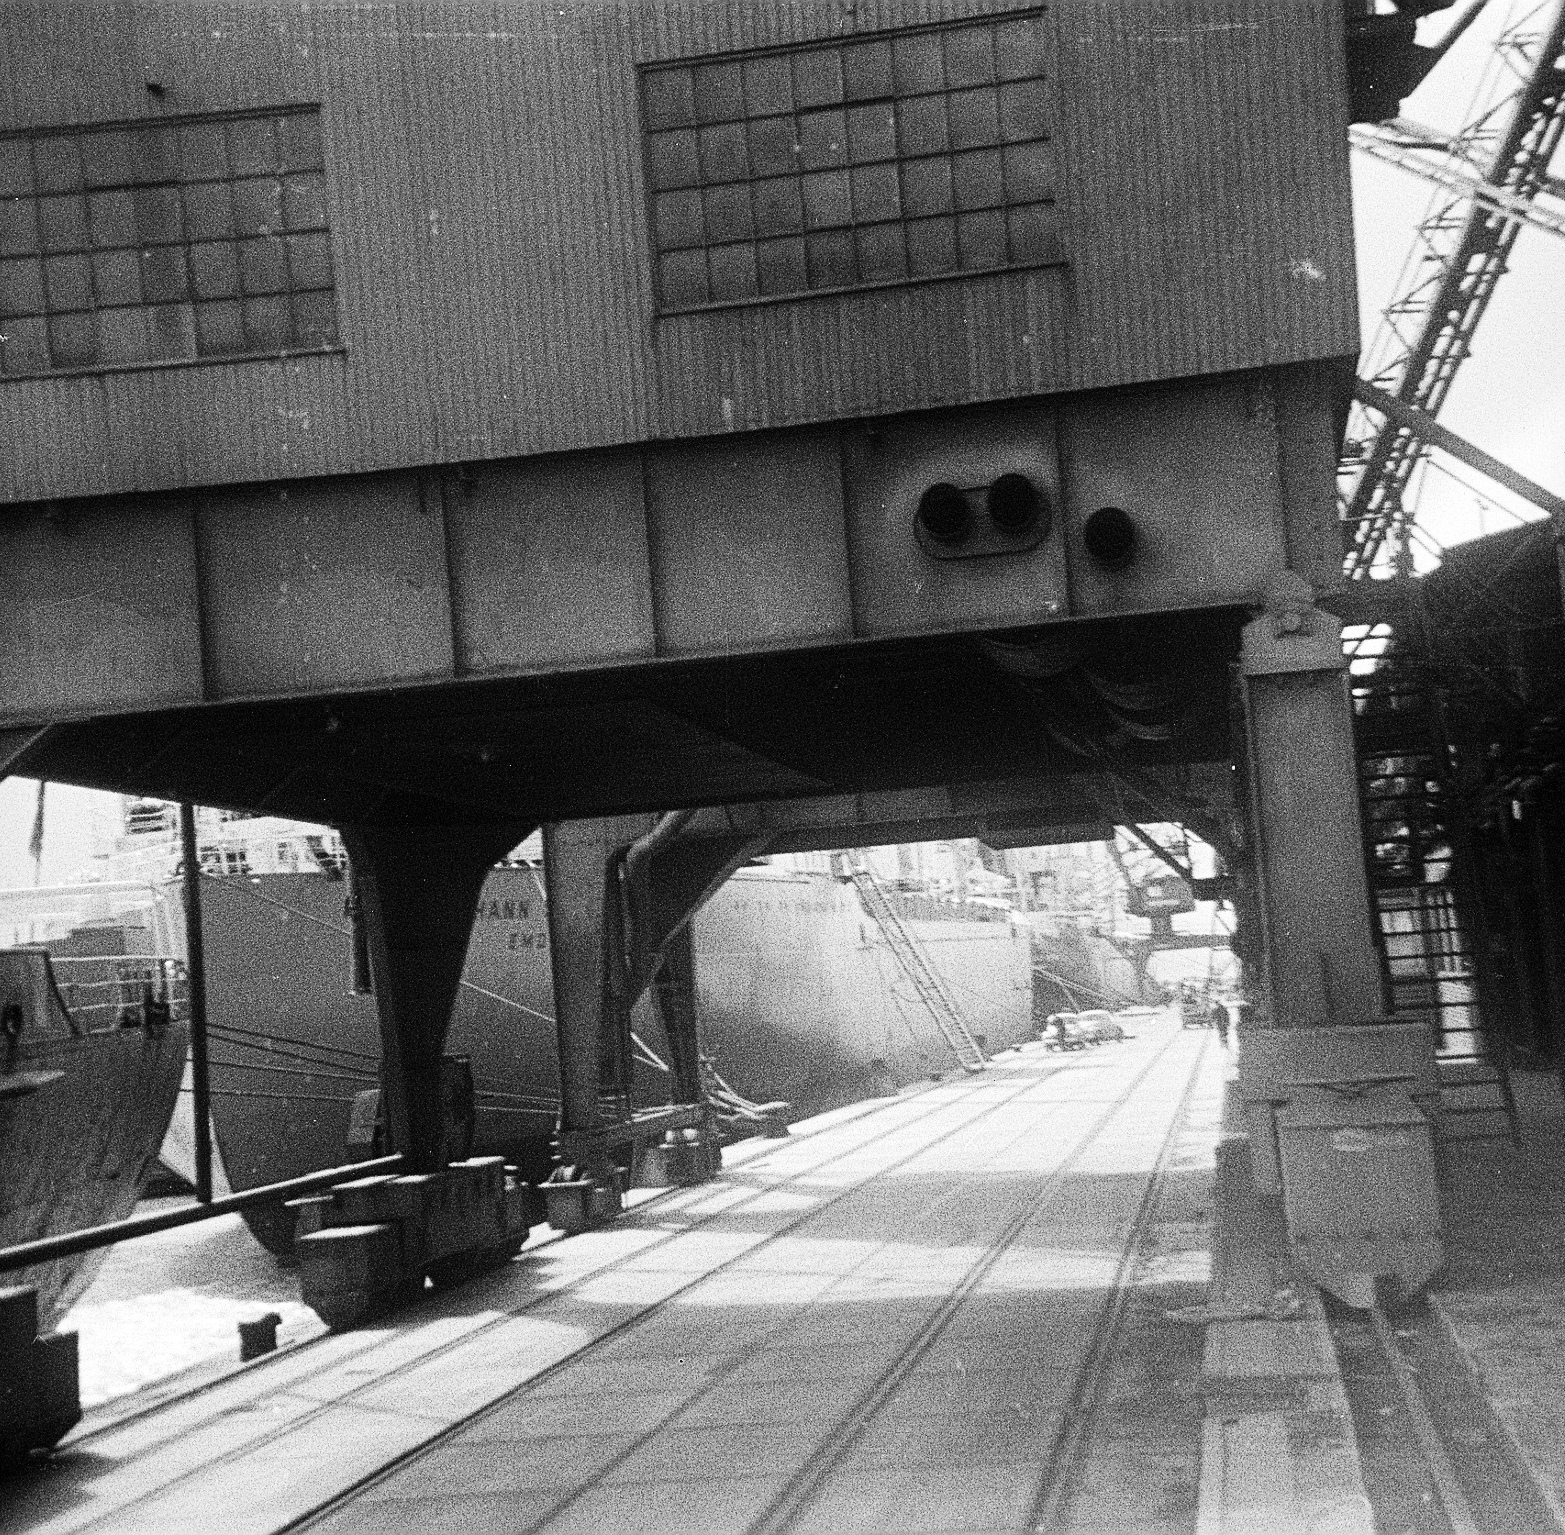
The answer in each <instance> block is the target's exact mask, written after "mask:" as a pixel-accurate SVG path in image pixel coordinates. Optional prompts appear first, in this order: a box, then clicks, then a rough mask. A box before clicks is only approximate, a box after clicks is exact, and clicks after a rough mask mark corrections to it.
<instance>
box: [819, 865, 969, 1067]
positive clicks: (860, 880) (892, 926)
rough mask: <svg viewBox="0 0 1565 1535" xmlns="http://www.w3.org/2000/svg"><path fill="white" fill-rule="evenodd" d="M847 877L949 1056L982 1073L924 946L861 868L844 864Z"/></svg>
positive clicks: (959, 1016)
mask: <svg viewBox="0 0 1565 1535" xmlns="http://www.w3.org/2000/svg"><path fill="white" fill-rule="evenodd" d="M847 872H848V877H849V878H850V879H851V880H852V881H853V888H854V889H855V890H857V891H858V893H859V900H860V901H861V902H862V903H863V906H864V910H865V913H866V914H867V915H868V916H869V918H870V920H871V921H872V922H874V924H875V926H876V927H878V928H879V929H880V931H881V934H882V936H883V937H884V938H885V940H886V943H887V945H888V946H889V947H890V949H891V953H892V956H893V957H894V958H895V959H896V962H897V964H898V965H899V966H900V967H901V969H902V973H903V974H904V975H905V976H906V977H907V978H908V980H910V981H911V982H912V983H913V990H914V991H915V992H917V993H918V998H919V1001H921V1002H922V1003H923V1004H924V1006H925V1007H926V1008H927V1009H928V1010H929V1016H930V1017H931V1018H933V1019H934V1020H935V1027H936V1028H938V1029H939V1030H940V1033H941V1035H942V1036H943V1038H944V1039H945V1042H946V1044H947V1045H949V1046H950V1049H951V1054H952V1055H954V1056H955V1057H956V1059H957V1061H958V1062H959V1063H960V1064H961V1067H962V1069H963V1071H982V1070H983V1068H984V1063H985V1061H986V1060H987V1059H988V1057H987V1056H985V1054H984V1050H983V1046H982V1045H980V1044H979V1043H978V1041H977V1039H976V1038H975V1037H974V1036H973V1031H972V1029H970V1028H969V1027H968V1023H967V1019H966V1017H965V1016H964V1014H963V1012H962V1009H961V1007H960V1006H959V1005H958V1004H957V1001H956V999H955V998H954V997H953V996H952V995H951V993H950V992H949V991H948V990H947V989H946V986H945V983H944V982H943V981H942V980H941V979H940V976H939V974H938V973H937V972H936V970H935V968H934V967H933V966H932V965H931V964H930V963H929V961H928V960H927V959H925V957H924V947H923V945H922V944H921V943H920V942H919V941H918V939H917V938H915V937H914V936H913V934H912V933H911V932H910V931H909V930H908V926H907V924H906V923H905V922H904V921H903V920H902V918H901V916H900V915H899V914H898V912H897V909H896V907H895V906H894V905H893V904H892V902H891V900H890V898H889V897H888V896H887V894H886V892H885V891H884V890H882V889H881V888H880V882H879V880H877V879H876V878H875V876H874V875H873V874H872V873H871V872H870V871H869V870H868V869H867V868H865V867H863V865H856V864H853V863H849V864H848V868H847Z"/></svg>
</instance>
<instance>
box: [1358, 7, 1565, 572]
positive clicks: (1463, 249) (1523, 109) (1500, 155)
mask: <svg viewBox="0 0 1565 1535" xmlns="http://www.w3.org/2000/svg"><path fill="white" fill-rule="evenodd" d="M1502 44H1504V45H1508V46H1510V47H1511V48H1513V49H1515V50H1516V51H1517V52H1518V53H1521V54H1523V55H1525V54H1526V53H1527V52H1528V51H1531V69H1530V72H1529V74H1528V75H1527V78H1526V80H1525V83H1524V84H1523V85H1522V87H1521V89H1520V90H1519V91H1518V92H1517V93H1516V96H1515V107H1514V110H1513V112H1512V114H1511V118H1510V121H1509V123H1508V124H1507V126H1506V129H1505V132H1504V133H1503V135H1502V136H1501V139H1500V142H1499V144H1498V146H1497V147H1496V150H1495V153H1494V156H1493V159H1492V160H1491V162H1490V164H1489V168H1488V170H1487V172H1486V173H1485V174H1484V176H1483V178H1482V179H1483V182H1484V184H1485V185H1486V186H1487V187H1489V188H1492V189H1493V190H1494V193H1495V196H1494V197H1493V198H1491V199H1489V202H1488V203H1486V201H1485V200H1475V201H1473V202H1472V205H1471V206H1470V207H1469V208H1468V209H1467V212H1466V214H1465V217H1462V218H1461V220H1460V223H1459V225H1458V228H1459V234H1458V238H1457V239H1456V242H1455V245H1454V247H1453V248H1452V249H1451V251H1450V254H1449V255H1448V256H1447V257H1446V258H1445V259H1444V260H1443V261H1442V262H1441V264H1440V269H1439V272H1438V276H1437V278H1436V280H1435V281H1434V282H1432V283H1426V284H1420V286H1419V288H1418V289H1416V290H1415V294H1414V295H1413V296H1412V297H1411V298H1404V299H1402V300H1400V301H1399V303H1398V305H1394V306H1393V308H1394V309H1399V310H1400V312H1401V313H1406V312H1407V311H1408V309H1409V307H1411V306H1412V305H1413V304H1414V303H1416V302H1417V301H1418V297H1419V294H1420V293H1421V292H1427V294H1428V297H1427V299H1424V300H1423V301H1422V303H1421V305H1420V307H1422V310H1423V322H1422V325H1421V327H1420V329H1419V331H1418V333H1417V335H1416V336H1415V338H1414V339H1413V341H1412V342H1411V344H1409V345H1408V347H1407V348H1406V351H1405V353H1404V355H1403V356H1402V357H1401V358H1398V359H1394V360H1393V362H1392V364H1391V365H1390V366H1388V367H1386V368H1383V369H1381V370H1380V371H1379V372H1378V373H1376V374H1374V375H1372V376H1371V380H1370V382H1371V383H1373V384H1375V385H1377V386H1378V387H1380V388H1381V389H1383V390H1385V391H1386V392H1387V393H1389V394H1393V395H1394V396H1395V397H1396V398H1397V399H1398V400H1400V401H1401V402H1402V403H1404V404H1407V405H1410V406H1412V407H1414V408H1415V409H1416V410H1420V411H1423V412H1424V413H1425V414H1426V415H1430V416H1433V415H1435V414H1437V413H1438V412H1439V409H1440V407H1441V405H1442V404H1443V403H1444V402H1445V398H1446V395H1447V394H1448V393H1449V391H1450V387H1451V383H1452V381H1453V379H1454V378H1455V376H1456V372H1457V369H1458V368H1459V367H1460V366H1461V364H1462V362H1463V361H1464V360H1465V358H1466V357H1467V355H1468V353H1469V351H1470V350H1471V348H1472V341H1473V336H1474V334H1475V333H1476V331H1477V328H1478V325H1479V322H1480V321H1481V320H1482V318H1483V315H1484V312H1485V310H1486V309H1487V308H1488V305H1489V300H1490V298H1491V297H1492V296H1493V293H1494V288H1495V285H1496V283H1497V282H1498V281H1499V278H1500V275H1501V274H1502V273H1503V272H1504V271H1505V269H1506V266H1507V264H1508V262H1509V258H1510V253H1511V248H1512V247H1513V246H1514V244H1515V242H1516V237H1517V234H1518V232H1519V231H1520V229H1521V227H1522V223H1523V222H1524V220H1522V219H1519V218H1518V217H1516V216H1515V209H1516V208H1517V207H1518V206H1521V205H1529V206H1530V204H1531V202H1532V200H1533V198H1534V197H1535V196H1536V195H1537V194H1538V192H1539V191H1540V190H1541V189H1543V188H1544V187H1545V185H1546V184H1547V181H1548V171H1549V162H1550V160H1551V158H1552V156H1553V154H1554V151H1555V148H1556V147H1557V145H1558V144H1559V141H1560V137H1561V134H1562V132H1565V70H1562V68H1561V52H1562V50H1565V0H1561V3H1560V4H1558V5H1556V6H1555V7H1554V9H1553V14H1552V17H1551V19H1550V22H1549V26H1548V29H1547V31H1546V33H1545V34H1544V35H1543V37H1542V39H1541V40H1540V41H1538V42H1537V43H1536V44H1535V45H1533V46H1530V45H1529V44H1528V43H1527V42H1526V41H1525V40H1524V39H1523V38H1522V37H1521V35H1520V34H1519V32H1512V33H1510V34H1508V35H1507V37H1505V38H1503V39H1502ZM1466 200H1467V192H1466V190H1465V189H1464V190H1463V191H1462V192H1461V193H1460V194H1459V195H1458V197H1457V198H1456V199H1453V201H1452V203H1451V204H1449V205H1447V206H1446V207H1445V208H1444V209H1441V210H1439V211H1437V213H1436V214H1435V216H1434V218H1433V219H1432V220H1426V226H1425V227H1426V231H1427V230H1428V229H1430V228H1436V227H1440V226H1441V223H1442V221H1444V223H1445V224H1446V225H1449V224H1450V223H1451V221H1452V220H1453V218H1454V216H1455V214H1456V210H1457V208H1458V207H1459V206H1460V203H1461V202H1463V201H1466ZM1495 201H1499V202H1502V203H1504V204H1505V206H1504V207H1496V206H1493V205H1492V203H1494V202H1495ZM1358 421H1359V423H1360V425H1361V427H1362V428H1363V429H1364V431H1365V432H1366V436H1365V438H1364V441H1363V446H1362V447H1361V448H1360V449H1359V450H1358V451H1357V452H1356V453H1355V454H1354V455H1353V456H1351V457H1349V458H1347V459H1346V460H1345V462H1344V465H1343V468H1344V470H1345V471H1346V472H1347V473H1349V474H1351V473H1352V471H1353V470H1355V469H1359V473H1358V475H1357V479H1356V481H1355V482H1354V483H1353V487H1352V491H1351V494H1348V495H1346V496H1345V498H1344V506H1343V522H1344V546H1345V559H1344V567H1345V574H1346V575H1347V576H1348V577H1349V579H1359V578H1363V577H1367V576H1368V575H1369V573H1370V570H1371V567H1372V566H1373V565H1374V564H1375V562H1376V560H1377V559H1378V557H1379V556H1380V554H1381V552H1382V551H1383V550H1384V548H1385V547H1386V545H1387V543H1388V541H1390V540H1391V539H1392V537H1393V535H1394V534H1397V533H1398V532H1399V530H1400V529H1401V528H1402V526H1403V525H1404V524H1405V512H1404V509H1403V505H1402V497H1403V492H1404V491H1405V489H1406V487H1407V483H1408V480H1409V479H1410V478H1411V476H1412V473H1413V470H1414V468H1415V467H1416V466H1417V464H1418V461H1419V459H1420V458H1421V457H1422V455H1423V453H1424V451H1425V446H1424V443H1423V441H1422V439H1421V438H1420V437H1419V436H1418V435H1417V434H1416V433H1413V432H1411V431H1409V430H1408V429H1407V428H1406V427H1405V426H1404V425H1402V424H1400V423H1399V422H1398V421H1396V419H1395V418H1394V417H1390V416H1388V417H1386V418H1385V421H1384V424H1383V425H1381V426H1380V427H1379V428H1378V430H1376V429H1375V428H1374V427H1373V426H1372V425H1371V424H1370V422H1369V418H1368V417H1367V416H1359V417H1358ZM1354 436H1355V433H1354V432H1352V431H1350V433H1349V438H1350V441H1351V440H1352V439H1353V438H1354ZM1360 466H1362V467H1360Z"/></svg>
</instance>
